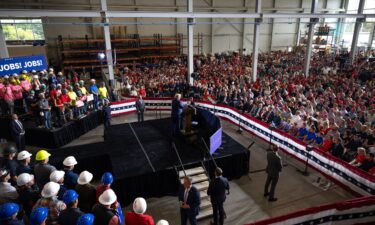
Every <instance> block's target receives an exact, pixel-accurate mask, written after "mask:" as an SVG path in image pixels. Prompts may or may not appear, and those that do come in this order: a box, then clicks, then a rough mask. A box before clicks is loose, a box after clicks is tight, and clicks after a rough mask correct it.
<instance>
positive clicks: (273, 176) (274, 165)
mask: <svg viewBox="0 0 375 225" xmlns="http://www.w3.org/2000/svg"><path fill="white" fill-rule="evenodd" d="M278 150H279V147H278V146H273V149H272V150H269V151H268V152H267V168H266V172H267V181H266V184H265V186H264V197H267V196H269V197H268V201H270V202H274V201H277V198H275V188H276V184H277V182H278V181H279V173H280V172H281V169H282V164H281V157H280V156H279V154H278V153H277V151H278ZM270 184H271V189H270V191H269V192H268V188H269V186H270Z"/></svg>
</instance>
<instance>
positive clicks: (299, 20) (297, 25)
mask: <svg viewBox="0 0 375 225" xmlns="http://www.w3.org/2000/svg"><path fill="white" fill-rule="evenodd" d="M302 5H303V0H300V1H299V7H301V8H302ZM300 33H301V19H300V18H298V19H297V23H296V36H295V41H294V43H295V45H296V46H299V44H300V43H299V42H300V39H301V34H300Z"/></svg>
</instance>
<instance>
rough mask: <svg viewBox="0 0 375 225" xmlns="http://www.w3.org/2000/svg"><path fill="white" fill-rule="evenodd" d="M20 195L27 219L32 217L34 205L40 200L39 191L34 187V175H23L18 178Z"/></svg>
mask: <svg viewBox="0 0 375 225" xmlns="http://www.w3.org/2000/svg"><path fill="white" fill-rule="evenodd" d="M17 186H18V195H19V200H20V203H21V204H22V206H23V209H24V210H25V214H26V216H27V217H29V216H30V213H31V210H32V209H33V206H34V204H35V203H36V202H37V201H38V199H39V190H38V188H37V187H36V185H34V175H32V174H28V173H22V174H20V175H19V176H18V177H17Z"/></svg>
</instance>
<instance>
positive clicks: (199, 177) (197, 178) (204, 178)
mask: <svg viewBox="0 0 375 225" xmlns="http://www.w3.org/2000/svg"><path fill="white" fill-rule="evenodd" d="M191 177H192V178H193V184H196V183H200V182H203V181H208V177H207V175H206V174H204V173H202V174H198V175H194V176H191ZM183 182H184V179H181V183H183Z"/></svg>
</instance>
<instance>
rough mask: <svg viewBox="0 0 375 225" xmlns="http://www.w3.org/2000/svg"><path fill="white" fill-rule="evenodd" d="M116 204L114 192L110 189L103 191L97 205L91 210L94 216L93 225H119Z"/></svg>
mask: <svg viewBox="0 0 375 225" xmlns="http://www.w3.org/2000/svg"><path fill="white" fill-rule="evenodd" d="M117 204H118V203H117V196H116V194H115V192H114V191H113V190H112V189H108V190H106V191H104V192H103V193H102V194H101V195H100V196H99V203H98V204H96V205H95V206H94V208H93V209H92V212H93V214H94V216H95V220H94V225H119V221H120V218H119V217H118V215H117V211H116V210H117Z"/></svg>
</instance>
